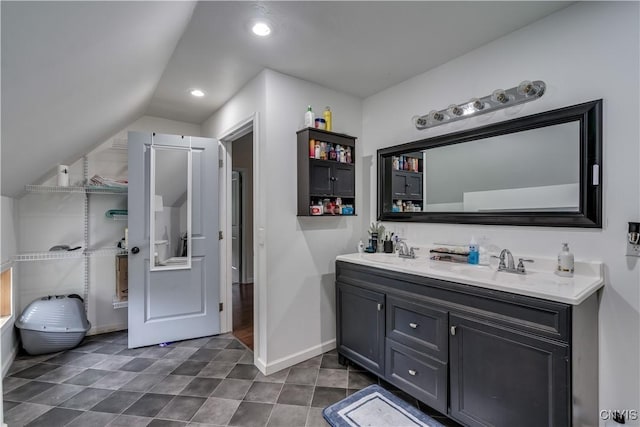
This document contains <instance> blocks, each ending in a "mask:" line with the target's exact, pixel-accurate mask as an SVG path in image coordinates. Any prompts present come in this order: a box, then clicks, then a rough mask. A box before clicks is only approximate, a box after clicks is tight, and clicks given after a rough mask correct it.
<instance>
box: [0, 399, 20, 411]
mask: <svg viewBox="0 0 640 427" xmlns="http://www.w3.org/2000/svg"><path fill="white" fill-rule="evenodd" d="M18 405H20V402H11V401H9V400H4V401H3V402H2V410H3V411H4V412H7V411H8V410H10V409H11V408H15V407H16V406H18Z"/></svg>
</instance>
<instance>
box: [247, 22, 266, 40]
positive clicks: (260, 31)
mask: <svg viewBox="0 0 640 427" xmlns="http://www.w3.org/2000/svg"><path fill="white" fill-rule="evenodd" d="M251 31H253V34H255V35H256V36H260V37H266V36H268V35H269V34H271V27H270V26H269V24H267V23H266V22H262V21H260V22H256V23H255V24H254V25H253V27H251Z"/></svg>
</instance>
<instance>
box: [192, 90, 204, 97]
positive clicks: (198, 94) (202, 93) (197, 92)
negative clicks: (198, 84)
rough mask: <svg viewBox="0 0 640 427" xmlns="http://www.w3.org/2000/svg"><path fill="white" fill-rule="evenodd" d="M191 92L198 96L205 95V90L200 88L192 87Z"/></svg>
mask: <svg viewBox="0 0 640 427" xmlns="http://www.w3.org/2000/svg"><path fill="white" fill-rule="evenodd" d="M189 93H190V94H191V95H193V96H195V97H196V98H202V97H203V96H204V92H203V91H202V90H200V89H191V91H190V92H189Z"/></svg>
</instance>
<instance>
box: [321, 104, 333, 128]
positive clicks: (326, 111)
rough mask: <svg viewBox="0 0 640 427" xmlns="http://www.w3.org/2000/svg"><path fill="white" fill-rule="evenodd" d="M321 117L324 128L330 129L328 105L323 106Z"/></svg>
mask: <svg viewBox="0 0 640 427" xmlns="http://www.w3.org/2000/svg"><path fill="white" fill-rule="evenodd" d="M322 117H323V118H324V122H325V123H324V128H325V129H326V130H331V129H332V128H331V109H330V108H329V107H324V111H323V113H322Z"/></svg>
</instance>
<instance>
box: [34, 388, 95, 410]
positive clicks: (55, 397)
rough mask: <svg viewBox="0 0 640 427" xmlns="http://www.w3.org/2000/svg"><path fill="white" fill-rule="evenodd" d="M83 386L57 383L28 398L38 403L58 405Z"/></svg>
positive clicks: (78, 391)
mask: <svg viewBox="0 0 640 427" xmlns="http://www.w3.org/2000/svg"><path fill="white" fill-rule="evenodd" d="M84 389H85V388H84V387H82V386H79V385H71V384H57V385H55V386H53V387H51V388H49V389H47V390H45V391H43V392H42V393H40V394H39V395H37V396H34V397H32V398H31V399H29V402H31V403H40V404H42V405H49V406H58V405H59V404H61V403H62V402H64V401H66V400H68V399H70V398H71V397H73V396H75V395H76V394H78V393H80V392H81V391H82V390H84Z"/></svg>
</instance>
